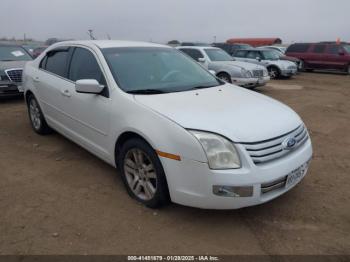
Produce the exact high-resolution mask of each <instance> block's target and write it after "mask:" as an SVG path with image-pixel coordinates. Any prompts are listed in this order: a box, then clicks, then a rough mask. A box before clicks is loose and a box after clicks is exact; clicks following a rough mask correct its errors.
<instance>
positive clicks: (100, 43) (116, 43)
mask: <svg viewBox="0 0 350 262" xmlns="http://www.w3.org/2000/svg"><path fill="white" fill-rule="evenodd" d="M67 45H85V46H90V47H92V46H97V47H99V48H113V47H165V48H171V47H169V46H166V45H161V44H155V43H148V42H141V41H140V42H139V41H125V40H80V41H62V42H58V43H56V44H53V45H52V47H54V46H55V47H58V46H67Z"/></svg>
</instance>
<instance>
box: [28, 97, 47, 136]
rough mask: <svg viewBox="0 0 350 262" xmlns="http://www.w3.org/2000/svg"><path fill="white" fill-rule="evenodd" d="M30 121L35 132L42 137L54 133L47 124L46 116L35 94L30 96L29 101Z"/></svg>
mask: <svg viewBox="0 0 350 262" xmlns="http://www.w3.org/2000/svg"><path fill="white" fill-rule="evenodd" d="M27 105H28V114H29V120H30V123H31V125H32V128H33V129H34V131H35V132H36V133H38V134H40V135H47V134H50V133H52V129H51V128H50V127H49V125H48V124H47V123H46V120H45V117H44V114H43V112H42V110H41V108H40V105H39V103H38V101H37V100H36V98H35V97H34V95H33V94H30V95H29V97H28V99H27Z"/></svg>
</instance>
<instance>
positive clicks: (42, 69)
mask: <svg viewBox="0 0 350 262" xmlns="http://www.w3.org/2000/svg"><path fill="white" fill-rule="evenodd" d="M69 52H70V49H69V47H59V48H56V49H54V50H51V51H49V52H48V53H47V54H46V56H45V57H44V58H43V60H42V61H41V62H40V65H39V70H38V71H37V74H36V75H35V76H34V82H35V86H36V88H37V90H38V98H39V102H40V105H41V107H42V110H43V111H44V114H45V117H46V118H47V120H48V122H49V124H51V125H54V127H56V126H61V125H62V123H63V122H64V118H65V115H64V113H63V108H64V105H63V104H62V102H63V101H62V88H64V87H65V86H66V85H67V83H68V84H69V82H68V81H67V68H68V58H69Z"/></svg>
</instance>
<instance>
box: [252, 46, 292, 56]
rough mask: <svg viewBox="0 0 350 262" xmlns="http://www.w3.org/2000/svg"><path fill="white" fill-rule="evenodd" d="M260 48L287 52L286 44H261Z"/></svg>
mask: <svg viewBox="0 0 350 262" xmlns="http://www.w3.org/2000/svg"><path fill="white" fill-rule="evenodd" d="M259 48H264V49H272V50H277V51H279V52H281V53H283V54H285V52H286V50H287V47H285V46H277V45H268V46H259Z"/></svg>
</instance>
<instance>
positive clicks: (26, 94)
mask: <svg viewBox="0 0 350 262" xmlns="http://www.w3.org/2000/svg"><path fill="white" fill-rule="evenodd" d="M30 95H32V96H34V97H35V95H34V93H33V92H32V91H30V90H27V91H26V92H25V94H24V101H25V102H26V103H27V104H28V99H29V96H30Z"/></svg>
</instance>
